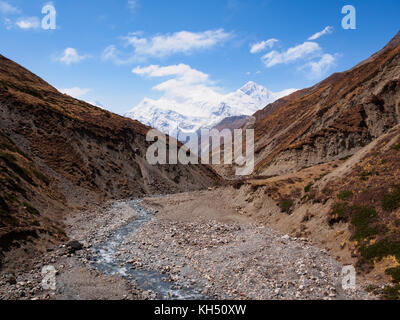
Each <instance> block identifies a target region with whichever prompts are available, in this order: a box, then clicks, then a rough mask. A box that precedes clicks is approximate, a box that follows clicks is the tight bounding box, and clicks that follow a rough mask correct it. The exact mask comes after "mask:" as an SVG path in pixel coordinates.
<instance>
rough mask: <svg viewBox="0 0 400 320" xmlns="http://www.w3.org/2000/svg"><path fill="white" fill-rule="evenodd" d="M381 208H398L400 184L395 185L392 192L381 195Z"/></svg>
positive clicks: (389, 209) (399, 204)
mask: <svg viewBox="0 0 400 320" xmlns="http://www.w3.org/2000/svg"><path fill="white" fill-rule="evenodd" d="M382 208H383V209H385V210H386V211H394V210H396V209H398V208H400V185H397V186H395V187H394V190H393V192H391V193H388V194H386V195H384V196H383V199H382Z"/></svg>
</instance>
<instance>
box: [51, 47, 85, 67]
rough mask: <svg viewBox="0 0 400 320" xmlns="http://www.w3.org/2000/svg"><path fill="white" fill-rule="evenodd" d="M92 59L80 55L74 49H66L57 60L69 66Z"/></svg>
mask: <svg viewBox="0 0 400 320" xmlns="http://www.w3.org/2000/svg"><path fill="white" fill-rule="evenodd" d="M88 58H91V56H90V55H87V54H86V55H80V54H79V53H78V51H77V50H76V49H74V48H66V49H65V50H64V52H63V54H62V55H61V56H60V57H58V58H56V61H58V62H61V63H64V64H65V65H67V66H69V65H71V64H73V63H79V62H81V61H82V60H85V59H88Z"/></svg>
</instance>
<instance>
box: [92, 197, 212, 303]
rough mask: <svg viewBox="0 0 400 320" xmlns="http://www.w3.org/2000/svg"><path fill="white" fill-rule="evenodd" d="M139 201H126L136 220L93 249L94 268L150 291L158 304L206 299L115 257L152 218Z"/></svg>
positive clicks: (153, 214) (159, 274) (165, 277)
mask: <svg viewBox="0 0 400 320" xmlns="http://www.w3.org/2000/svg"><path fill="white" fill-rule="evenodd" d="M140 203H141V200H139V199H137V200H131V201H128V204H129V206H131V207H132V208H133V209H134V210H135V211H136V212H137V213H138V214H139V217H138V218H137V219H136V220H134V221H132V222H130V223H128V224H127V225H125V226H123V227H122V228H119V229H118V230H116V231H115V232H114V233H113V234H112V235H111V236H110V237H109V238H108V240H107V241H105V242H103V243H101V244H100V245H98V246H96V247H94V248H93V249H92V253H93V256H92V258H91V259H92V260H93V261H94V264H93V265H94V266H95V267H96V268H97V269H98V270H99V271H100V272H102V273H104V274H108V275H115V274H119V275H121V276H122V277H124V278H125V279H127V280H129V281H131V282H132V283H134V284H135V286H136V288H138V289H140V290H142V291H152V292H154V293H155V294H156V298H157V299H160V300H197V299H207V297H205V296H204V295H202V294H201V293H200V292H201V290H199V289H198V288H193V287H190V286H182V285H178V284H177V283H174V282H171V281H169V280H168V278H167V276H166V275H165V274H162V273H160V272H158V271H156V270H142V269H135V268H134V267H133V266H132V265H130V264H128V263H126V261H121V260H120V259H119V258H118V256H117V255H116V253H117V252H118V251H119V250H121V249H122V246H123V243H124V240H125V239H126V238H127V236H128V235H131V234H132V233H134V232H137V231H138V230H140V228H141V227H142V226H144V225H145V224H146V223H148V222H149V221H150V220H151V219H153V218H154V217H155V213H154V212H153V211H151V210H150V209H148V208H145V207H143V206H141V204H140Z"/></svg>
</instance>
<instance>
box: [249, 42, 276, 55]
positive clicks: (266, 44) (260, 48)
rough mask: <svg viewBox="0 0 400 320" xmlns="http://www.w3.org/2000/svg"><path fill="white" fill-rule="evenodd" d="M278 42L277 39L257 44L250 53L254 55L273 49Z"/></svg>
mask: <svg viewBox="0 0 400 320" xmlns="http://www.w3.org/2000/svg"><path fill="white" fill-rule="evenodd" d="M276 42H278V40H277V39H268V40H265V41H261V42H257V43H255V44H253V45H252V46H251V48H250V53H253V54H254V53H257V52H260V51H263V50H264V49H265V48H267V47H268V48H270V49H271V48H272V47H273V46H274V45H275V43H276Z"/></svg>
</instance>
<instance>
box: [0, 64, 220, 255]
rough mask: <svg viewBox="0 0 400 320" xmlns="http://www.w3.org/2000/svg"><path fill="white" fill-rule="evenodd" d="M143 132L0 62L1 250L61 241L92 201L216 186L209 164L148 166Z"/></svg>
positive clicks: (132, 123)
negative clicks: (70, 221) (72, 217)
mask: <svg viewBox="0 0 400 320" xmlns="http://www.w3.org/2000/svg"><path fill="white" fill-rule="evenodd" d="M149 129H150V128H149V127H146V126H144V125H142V124H141V123H139V122H137V121H133V120H131V119H126V118H123V117H121V116H118V115H115V114H112V113H110V112H107V111H105V110H102V109H100V108H97V107H94V106H91V105H89V104H87V103H85V102H83V101H79V100H76V99H73V98H71V97H69V96H67V95H64V94H61V93H59V92H58V91H57V90H56V89H55V88H53V87H52V86H50V85H49V84H47V83H46V82H45V81H43V80H42V79H40V78H39V77H37V76H35V75H34V74H32V73H30V72H29V71H28V70H26V69H24V68H22V67H21V66H19V65H18V64H16V63H14V62H12V61H10V60H8V59H6V58H4V57H2V56H0V140H1V141H0V142H1V144H0V149H1V150H0V152H1V154H0V167H1V173H0V180H1V186H0V205H1V215H0V250H8V249H10V247H12V246H18V245H19V244H20V242H24V241H25V240H32V239H33V238H49V239H63V238H65V234H64V232H63V224H62V218H63V215H64V214H65V213H66V212H69V211H72V210H75V209H77V208H80V207H82V206H83V205H85V204H87V203H90V202H94V203H95V202H101V201H105V200H107V199H122V198H129V197H139V196H142V195H147V194H163V193H174V192H179V191H188V190H198V189H203V188H206V187H209V186H212V185H215V184H218V182H219V181H220V178H219V177H218V176H217V175H216V174H215V172H214V171H213V170H212V169H211V168H210V167H208V166H204V165H200V166H184V165H165V166H160V165H156V166H152V165H149V164H148V162H147V161H146V159H145V155H146V150H147V148H148V146H149V145H150V142H147V141H146V133H147V131H148V130H149Z"/></svg>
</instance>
